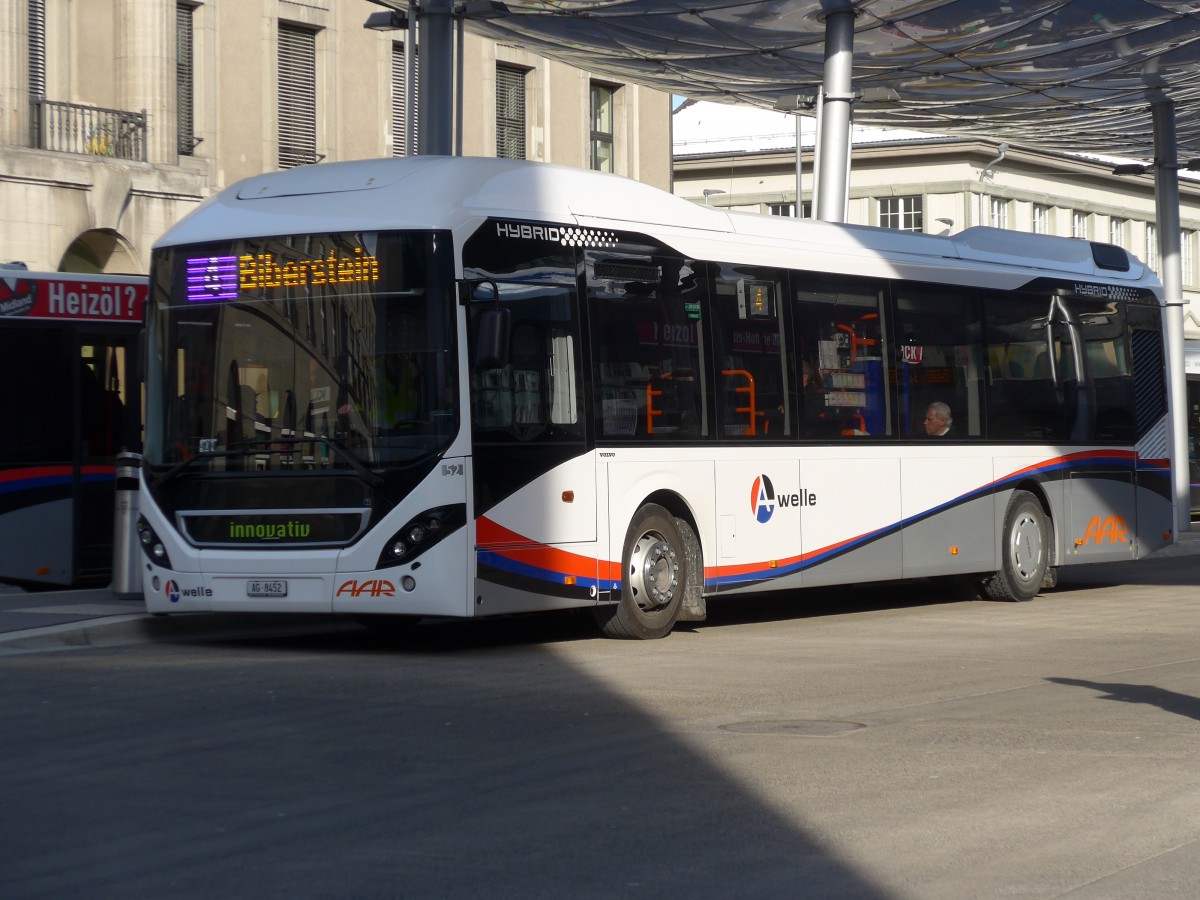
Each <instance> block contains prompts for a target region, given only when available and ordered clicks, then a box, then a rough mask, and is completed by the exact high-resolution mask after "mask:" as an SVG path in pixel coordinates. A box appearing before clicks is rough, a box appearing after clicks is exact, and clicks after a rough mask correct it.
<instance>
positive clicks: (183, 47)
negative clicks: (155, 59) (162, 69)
mask: <svg viewBox="0 0 1200 900" xmlns="http://www.w3.org/2000/svg"><path fill="white" fill-rule="evenodd" d="M195 12H196V7H195V6H194V5H193V4H191V3H176V4H175V130H176V135H177V142H176V143H177V146H178V151H179V155H180V156H191V155H192V154H193V153H194V152H195V150H196V145H197V144H198V143H199V141H197V140H196V119H195V115H196V106H195V85H196V68H195V59H194V49H195V37H196V29H195V26H194V23H193V19H192V16H193V15H194V14H195Z"/></svg>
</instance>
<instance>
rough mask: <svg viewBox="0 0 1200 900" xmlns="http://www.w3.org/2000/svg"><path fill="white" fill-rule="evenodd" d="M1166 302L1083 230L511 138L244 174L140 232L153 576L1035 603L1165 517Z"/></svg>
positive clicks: (335, 595) (646, 610)
mask: <svg viewBox="0 0 1200 900" xmlns="http://www.w3.org/2000/svg"><path fill="white" fill-rule="evenodd" d="M1161 314H1162V300H1161V288H1160V285H1159V283H1158V281H1157V280H1156V278H1155V276H1154V275H1153V273H1152V272H1151V271H1150V270H1149V269H1148V268H1147V267H1146V266H1145V265H1143V264H1142V263H1141V262H1139V261H1138V260H1137V259H1135V258H1133V257H1131V256H1130V255H1129V254H1127V253H1126V251H1125V250H1123V249H1121V248H1119V247H1115V246H1110V245H1106V244H1097V243H1089V242H1087V241H1082V240H1074V239H1066V238H1056V237H1047V236H1044V235H1028V234H1018V233H1015V232H1011V231H1001V230H995V229H987V228H973V229H969V230H967V231H964V232H962V233H961V234H958V235H954V236H952V237H935V236H931V235H924V234H913V233H905V232H899V231H893V230H886V229H879V228H867V227H855V226H847V225H833V224H829V223H823V222H816V221H798V220H794V219H784V218H776V217H769V216H759V215H750V214H737V213H729V212H726V211H722V210H718V209H712V208H704V207H698V206H696V205H694V204H692V203H689V202H687V201H684V200H682V199H680V198H677V197H674V196H671V195H669V194H665V193H663V192H661V191H658V190H655V189H653V188H650V187H648V186H646V185H643V184H639V183H637V182H633V181H629V180H626V179H623V178H620V177H617V176H612V175H603V174H599V173H596V172H588V171H581V170H577V169H570V168H563V167H556V166H550V165H543V164H536V163H527V162H513V161H508V160H496V159H465V158H445V157H423V158H410V159H387V160H378V161H363V162H350V163H343V164H335V165H320V166H310V167H305V168H298V169H292V170H290V171H285V172H279V173H274V174H268V175H263V176H260V177H255V178H251V179H248V180H246V181H243V182H241V183H240V184H237V185H235V186H233V187H231V188H229V189H228V190H226V191H224V192H223V193H221V194H220V195H219V196H217V197H215V198H213V199H212V200H210V201H209V202H207V203H206V204H205V205H204V206H202V207H201V208H200V209H198V210H197V211H196V212H194V213H193V214H191V215H190V216H189V217H188V218H187V219H185V220H184V221H183V222H181V223H180V224H179V225H178V226H176V227H175V228H173V229H172V230H171V231H170V232H169V233H168V234H167V235H166V236H165V237H163V239H162V240H161V241H159V243H158V244H157V246H156V249H155V253H154V261H153V267H152V274H151V297H150V304H149V311H148V324H147V330H148V364H147V395H148V406H147V426H146V441H145V461H144V465H143V468H142V479H143V481H142V495H141V515H142V518H141V520H140V522H139V539H140V542H141V545H142V547H143V548H144V551H145V572H144V587H145V597H146V602H147V604H148V606H149V609H150V610H151V611H152V612H155V613H174V612H193V611H200V610H214V611H215V610H221V611H254V612H266V611H280V612H314V613H315V612H324V613H333V614H350V615H354V616H361V617H364V618H365V619H366V620H367V621H387V620H386V617H388V616H394V617H407V620H412V619H413V618H419V617H424V616H440V617H473V616H489V615H497V614H505V613H515V612H527V611H534V610H547V609H562V608H568V607H590V608H592V609H593V610H594V613H595V616H596V618H597V620H598V622H599V623H600V625H601V627H602V629H603V630H604V632H605V633H607V634H609V635H613V636H619V637H636V638H650V637H658V636H662V635H665V634H666V633H667V632H669V631H670V629H671V628H672V626H673V625H674V623H675V622H676V621H681V620H686V621H695V620H700V619H703V618H704V615H705V603H706V599H707V598H711V597H724V596H730V597H732V596H735V595H739V596H740V595H749V594H755V593H758V592H762V591H772V590H780V589H794V588H806V587H817V586H821V585H831V584H846V583H859V582H868V581H880V580H887V579H912V578H925V577H932V576H953V577H956V578H958V579H960V580H961V581H962V582H963V583H964V584H967V583H970V584H972V585H973V586H974V588H976V589H978V590H979V591H980V592H981V593H982V594H983V595H984V596H988V597H991V598H995V599H1005V600H1029V599H1031V598H1033V597H1034V596H1035V595H1037V594H1038V592H1039V591H1040V590H1041V589H1042V588H1043V587H1045V586H1050V585H1052V583H1053V581H1054V579H1055V574H1056V572H1057V568H1058V567H1059V566H1064V565H1072V564H1075V563H1083V562H1088V561H1100V560H1122V559H1132V558H1137V557H1140V556H1144V555H1145V554H1147V553H1149V552H1151V551H1153V550H1155V549H1157V548H1159V547H1161V546H1163V545H1164V544H1167V543H1169V542H1171V540H1172V509H1171V489H1170V485H1171V480H1170V461H1169V459H1168V450H1167V446H1168V442H1167V427H1168V423H1167V379H1166V377H1165V371H1164V351H1163V340H1162V325H1161V320H1162V315H1161ZM392 621H403V620H402V619H396V620H392Z"/></svg>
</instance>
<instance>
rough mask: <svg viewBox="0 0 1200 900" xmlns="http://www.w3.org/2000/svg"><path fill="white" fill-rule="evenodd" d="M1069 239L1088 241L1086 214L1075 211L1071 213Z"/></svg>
mask: <svg viewBox="0 0 1200 900" xmlns="http://www.w3.org/2000/svg"><path fill="white" fill-rule="evenodd" d="M1071 237H1074V238H1079V239H1080V240H1084V241H1086V240H1087V239H1088V217H1087V213H1082V212H1079V211H1078V210H1075V211H1073V212H1072V213H1071Z"/></svg>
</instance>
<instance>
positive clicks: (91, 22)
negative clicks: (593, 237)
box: [0, 0, 671, 273]
mask: <svg viewBox="0 0 1200 900" xmlns="http://www.w3.org/2000/svg"><path fill="white" fill-rule="evenodd" d="M379 9H380V7H379V6H377V5H375V4H372V3H369V2H367V0H304V2H297V0H237V2H232V0H201V2H176V0H90V2H86V3H81V2H77V0H76V2H72V0H0V263H6V262H9V261H16V262H21V263H24V264H25V265H26V266H27V267H28V268H29V269H35V270H48V271H54V270H63V271H79V272H125V273H144V272H145V271H146V270H147V267H148V264H149V252H150V248H151V246H152V244H153V242H154V241H155V239H157V237H158V236H159V235H161V234H162V233H163V232H164V231H166V230H167V229H168V228H169V227H170V226H171V225H173V224H174V223H175V222H177V221H178V220H179V219H180V218H182V217H183V216H184V215H186V214H187V213H188V212H189V211H191V210H192V209H194V208H195V207H196V206H198V205H199V204H200V203H201V202H203V201H204V200H205V199H206V198H207V197H210V196H212V195H213V194H215V193H216V192H217V191H219V190H221V189H222V188H224V187H226V186H228V185H230V184H232V183H234V182H236V181H238V180H239V179H241V178H245V177H248V176H251V175H256V174H259V173H261V172H266V171H272V170H275V169H280V168H288V167H291V166H295V165H304V164H314V163H315V164H319V163H321V162H332V161H335V160H349V159H363V158H372V157H381V156H403V155H407V154H409V153H411V152H415V146H416V135H415V134H414V133H413V131H412V128H411V127H410V125H409V120H408V117H407V116H406V114H405V113H406V110H408V109H416V108H418V107H419V103H420V85H419V78H413V76H412V74H411V72H412V70H413V69H415V66H412V67H410V66H409V56H408V54H409V52H411V51H414V50H415V48H409V47H406V46H405V42H406V38H407V36H408V35H407V32H406V31H376V30H368V29H365V28H364V27H363V25H364V23H365V21H366V19H367V17H368V16H369V15H370V14H371V13H373V12H376V11H378V10H379ZM462 56H463V85H464V90H463V109H462V114H461V117H460V118H461V121H462V123H463V126H462V134H461V136H459V137H458V138H457V139H458V140H459V141H460V143H461V147H462V152H463V153H464V154H465V155H469V156H508V157H515V158H526V159H531V160H539V161H544V162H553V163H560V164H563V165H569V166H580V167H585V168H588V167H591V168H600V169H603V170H606V171H614V172H617V173H619V174H623V175H627V176H629V177H632V178H635V179H638V180H641V181H644V182H646V183H648V184H652V185H655V186H657V187H661V188H664V189H668V188H669V185H670V178H671V171H670V169H671V157H670V139H669V133H670V132H669V129H670V115H669V113H670V98H669V96H668V95H667V94H664V93H661V92H659V91H653V90H649V89H647V88H644V87H640V86H638V85H636V84H631V83H623V82H615V81H613V80H612V79H609V78H603V79H601V78H596V77H593V76H592V75H590V74H589V73H587V72H584V71H581V70H578V69H574V68H572V67H570V66H566V65H563V64H561V63H556V62H550V61H548V60H546V59H543V58H542V57H540V56H536V55H534V54H532V53H530V52H528V51H526V50H523V49H521V48H519V47H514V46H507V45H499V44H497V43H495V42H493V41H490V40H485V39H483V38H480V37H477V36H475V35H473V34H471V33H469V32H468V33H467V34H466V35H465V39H464V42H463V54H462Z"/></svg>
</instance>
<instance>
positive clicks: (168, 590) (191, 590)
mask: <svg viewBox="0 0 1200 900" xmlns="http://www.w3.org/2000/svg"><path fill="white" fill-rule="evenodd" d="M163 593H164V594H166V596H167V599H168V600H169V601H171V602H172V603H178V602H179V601H180V600H186V599H188V598H193V597H211V596H212V595H213V592H212V588H207V587H184V586H183V585H181V584H180V583H179V582H178V581H170V580H169V581H167V583H166V585H165V586H164V588H163Z"/></svg>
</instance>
